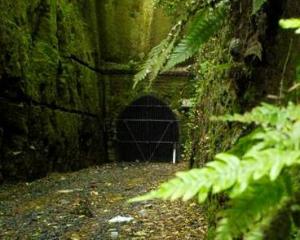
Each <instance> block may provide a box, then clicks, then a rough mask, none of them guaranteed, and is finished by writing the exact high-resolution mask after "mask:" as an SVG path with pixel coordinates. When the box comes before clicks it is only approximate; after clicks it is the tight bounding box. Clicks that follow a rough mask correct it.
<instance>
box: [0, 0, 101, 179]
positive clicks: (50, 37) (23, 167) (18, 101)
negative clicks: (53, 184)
mask: <svg viewBox="0 0 300 240" xmlns="http://www.w3.org/2000/svg"><path fill="white" fill-rule="evenodd" d="M96 2H98V1H93V0H89V1H83V0H81V1H80V0H78V1H68V0H60V1H58V0H30V1H23V0H16V1H1V2H0V35H1V38H0V116H1V117H0V175H1V177H0V178H2V179H3V178H4V179H25V178H26V179H34V178H37V177H42V176H45V175H46V174H47V173H48V172H50V171H67V170H75V169H79V168H82V167H86V166H88V165H91V164H95V163H99V162H103V161H104V160H105V149H104V143H103V141H104V139H103V86H102V81H101V76H99V74H97V73H96V72H94V71H92V70H91V69H90V68H88V67H86V66H84V65H82V64H81V61H82V62H85V63H86V65H91V66H97V65H98V64H99V59H100V46H99V41H98V21H97V16H96ZM78 59H80V60H81V61H78Z"/></svg>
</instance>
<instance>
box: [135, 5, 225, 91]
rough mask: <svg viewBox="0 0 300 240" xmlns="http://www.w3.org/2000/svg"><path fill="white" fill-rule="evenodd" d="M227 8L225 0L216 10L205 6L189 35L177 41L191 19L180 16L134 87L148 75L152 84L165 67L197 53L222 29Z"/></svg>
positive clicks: (149, 58)
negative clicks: (180, 18) (181, 18)
mask: <svg viewBox="0 0 300 240" xmlns="http://www.w3.org/2000/svg"><path fill="white" fill-rule="evenodd" d="M192 2H193V1H192ZM194 4H195V3H194ZM194 4H191V7H192V8H194V7H195V6H194ZM225 12H226V4H225V3H224V2H223V1H222V2H221V4H219V5H218V7H217V8H216V9H214V10H213V11H212V9H211V8H204V9H202V10H201V11H199V12H198V14H196V15H195V16H194V18H193V21H192V22H191V26H190V28H189V30H188V33H187V34H186V36H185V37H184V38H183V39H182V40H180V41H179V43H178V44H177V45H176V43H177V42H178V38H179V35H180V33H181V32H182V31H183V29H184V26H185V25H186V24H187V23H189V21H187V20H186V18H189V17H187V16H184V17H183V18H184V19H185V20H180V21H179V22H178V23H177V24H176V25H175V26H174V27H173V29H172V30H171V32H170V33H169V35H168V37H167V38H166V39H164V40H163V41H162V42H161V43H160V44H159V45H158V46H156V47H154V48H153V49H152V50H151V51H150V53H149V55H148V57H147V60H146V61H145V62H144V63H143V65H142V66H141V68H140V70H139V72H138V73H137V74H136V75H135V77H134V85H133V88H135V87H136V86H137V84H138V83H140V82H141V81H142V80H144V79H148V80H149V86H151V84H152V82H153V80H155V79H156V77H157V75H158V74H159V73H160V72H161V71H162V70H163V71H167V70H170V69H171V68H173V67H174V66H175V65H177V64H179V63H182V62H184V61H186V60H187V59H189V58H190V57H192V56H194V55H195V54H196V53H197V52H198V51H199V49H200V46H201V45H202V44H203V43H205V42H207V41H208V40H209V38H210V37H211V36H213V35H214V34H215V33H216V32H217V31H218V30H219V29H220V27H221V26H222V23H223V21H224V18H225ZM186 15H189V14H186Z"/></svg>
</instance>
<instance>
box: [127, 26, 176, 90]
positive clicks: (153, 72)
mask: <svg viewBox="0 0 300 240" xmlns="http://www.w3.org/2000/svg"><path fill="white" fill-rule="evenodd" d="M180 31H181V26H180V24H177V25H175V26H174V28H173V29H172V31H171V32H170V34H169V35H168V37H167V38H165V39H164V40H163V41H161V43H160V44H159V45H157V46H156V47H154V48H153V49H152V50H151V51H150V53H149V55H148V57H147V60H146V61H145V63H144V64H143V65H142V67H141V69H140V71H139V72H138V73H137V74H136V75H135V76H134V79H133V82H134V85H133V88H136V86H137V84H138V83H140V82H141V81H142V80H144V79H146V78H147V77H148V78H149V86H151V84H152V82H153V80H155V78H156V77H157V75H158V74H159V72H160V70H161V69H162V68H163V66H164V64H165V63H166V61H167V59H168V57H169V55H170V53H171V52H172V50H173V48H174V44H175V42H176V41H177V38H178V35H179V33H180Z"/></svg>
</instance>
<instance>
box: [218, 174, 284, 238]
mask: <svg viewBox="0 0 300 240" xmlns="http://www.w3.org/2000/svg"><path fill="white" fill-rule="evenodd" d="M288 183H289V181H287V180H286V179H285V177H280V178H278V179H277V180H276V181H274V182H271V181H269V180H268V179H263V180H261V181H260V182H257V183H255V184H253V185H251V186H249V188H248V189H247V191H245V192H244V193H243V194H242V195H240V196H239V197H238V198H235V199H233V200H231V201H230V204H229V205H230V208H228V209H226V210H224V211H223V213H222V217H223V219H222V220H221V221H220V222H219V224H218V227H217V238H216V239H219V240H223V239H233V238H235V237H239V236H240V235H242V234H245V236H247V238H245V239H256V240H257V239H262V237H263V229H264V228H265V227H266V226H267V225H268V224H269V223H270V219H271V217H270V216H274V215H275V214H276V213H277V212H278V211H279V210H280V209H281V208H282V207H284V206H285V203H286V202H287V200H288V199H289V198H290V194H289V191H288V190H287V189H288V186H287V184H288Z"/></svg>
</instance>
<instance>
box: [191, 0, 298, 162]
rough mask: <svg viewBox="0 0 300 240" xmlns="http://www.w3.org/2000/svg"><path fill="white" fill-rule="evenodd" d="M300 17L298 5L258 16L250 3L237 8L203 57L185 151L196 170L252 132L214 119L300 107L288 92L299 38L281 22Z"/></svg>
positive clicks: (268, 8) (288, 2) (285, 0)
mask: <svg viewBox="0 0 300 240" xmlns="http://www.w3.org/2000/svg"><path fill="white" fill-rule="evenodd" d="M299 15H300V5H299V4H298V3H297V1H294V0H282V1H267V3H266V4H265V5H264V6H263V8H262V9H261V10H260V11H259V12H257V13H256V14H255V15H252V1H251V0H243V1H237V2H234V3H232V9H231V17H230V18H229V19H228V22H227V24H226V26H224V28H223V29H222V31H219V34H218V36H217V37H216V38H214V39H211V40H210V42H208V43H207V44H206V45H205V46H204V47H203V48H202V50H201V52H200V54H199V56H198V62H199V63H200V64H199V65H198V67H197V68H198V74H197V79H198V83H197V84H196V85H195V89H197V91H196V94H195V96H194V97H195V100H196V102H197V104H196V105H195V107H194V109H193V110H194V112H193V113H192V114H191V118H190V123H189V124H190V125H191V126H193V128H192V130H191V131H190V134H189V138H188V143H187V151H186V158H187V159H188V160H191V163H192V165H194V166H202V165H203V164H205V163H206V162H207V161H210V160H212V159H213V157H214V156H215V154H216V153H218V152H221V151H225V150H227V149H228V148H230V147H231V146H232V144H233V143H234V142H235V141H236V140H237V139H238V138H239V136H241V135H243V134H244V133H245V132H247V130H245V129H243V128H241V125H239V124H232V123H219V122H213V121H211V120H210V116H213V115H223V114H227V113H234V112H241V113H243V112H245V111H248V110H250V109H251V108H252V107H254V106H256V105H257V104H259V103H260V102H262V101H264V102H270V103H274V104H285V103H286V102H287V101H288V100H291V99H293V100H296V101H299V100H298V99H299V91H295V92H294V93H289V92H288V91H287V90H288V89H289V88H290V87H291V86H292V85H293V84H294V82H295V79H296V76H295V73H296V71H295V68H296V63H297V57H298V56H299V51H300V38H299V37H297V36H296V35H295V34H294V32H293V31H287V30H283V29H281V28H280V27H279V24H278V22H279V20H280V19H281V18H292V17H297V16H299ZM233 42H237V43H238V44H236V46H234V45H235V44H232V43H233ZM231 45H232V46H233V48H231V47H232V46H231ZM195 132H197V133H198V134H197V135H195V134H194V133H195Z"/></svg>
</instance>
